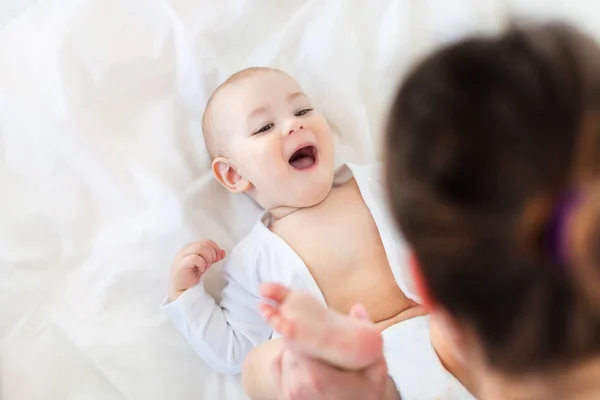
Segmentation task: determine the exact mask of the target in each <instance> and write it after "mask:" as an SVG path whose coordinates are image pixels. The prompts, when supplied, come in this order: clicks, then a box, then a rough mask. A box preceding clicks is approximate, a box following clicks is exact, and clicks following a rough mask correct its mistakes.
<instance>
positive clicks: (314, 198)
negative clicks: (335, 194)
mask: <svg viewBox="0 0 600 400" xmlns="http://www.w3.org/2000/svg"><path fill="white" fill-rule="evenodd" d="M332 187H333V182H331V183H330V184H326V183H324V184H322V185H318V186H317V185H313V186H310V187H308V188H307V189H306V190H305V191H303V192H302V194H301V195H300V196H298V198H297V199H294V200H295V201H291V202H290V203H295V204H297V207H299V208H307V207H314V206H316V205H318V204H320V203H322V202H323V200H325V199H326V198H327V196H329V193H330V192H331V188H332Z"/></svg>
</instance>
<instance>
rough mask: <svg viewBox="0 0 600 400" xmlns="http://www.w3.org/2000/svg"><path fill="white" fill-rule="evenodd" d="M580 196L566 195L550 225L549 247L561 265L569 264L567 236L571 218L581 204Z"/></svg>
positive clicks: (559, 203)
mask: <svg viewBox="0 0 600 400" xmlns="http://www.w3.org/2000/svg"><path fill="white" fill-rule="evenodd" d="M579 200H580V196H579V193H577V192H575V191H570V192H567V193H565V194H564V195H563V196H562V197H561V198H560V200H559V201H558V203H556V206H555V207H554V210H553V211H552V215H551V216H550V223H549V225H548V236H547V237H548V245H549V249H550V252H551V255H552V257H553V258H554V260H555V261H556V262H557V263H558V264H560V265H563V266H564V265H567V264H568V254H569V249H568V243H567V237H566V236H567V234H568V231H567V230H568V227H567V224H568V222H569V217H570V216H571V214H572V213H573V210H574V209H575V208H576V207H577V205H578V204H579Z"/></svg>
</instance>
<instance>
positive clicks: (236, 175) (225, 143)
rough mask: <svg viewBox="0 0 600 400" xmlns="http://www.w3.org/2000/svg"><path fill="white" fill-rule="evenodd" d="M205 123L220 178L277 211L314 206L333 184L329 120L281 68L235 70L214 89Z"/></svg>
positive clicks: (226, 185) (225, 184)
mask: <svg viewBox="0 0 600 400" xmlns="http://www.w3.org/2000/svg"><path fill="white" fill-rule="evenodd" d="M202 131H203V134H204V139H205V141H206V146H207V149H208V151H209V153H210V155H211V158H212V159H213V163H212V169H213V173H214V175H215V177H216V178H217V180H218V181H219V182H220V183H221V184H222V185H223V186H224V187H225V188H226V189H228V190H229V191H231V192H234V193H247V194H249V195H250V196H251V197H252V198H253V199H254V200H255V201H256V202H257V203H258V204H259V205H260V206H261V207H263V208H264V209H266V210H269V211H271V212H273V213H274V214H275V215H277V213H278V212H280V211H278V210H286V209H296V208H303V207H311V206H314V205H316V204H318V203H320V202H321V201H323V199H325V197H326V196H327V194H328V193H329V191H330V190H331V187H332V184H333V173H334V154H333V138H332V135H331V131H330V128H329V125H328V124H327V121H326V120H325V118H324V117H323V115H322V114H321V113H319V112H318V111H317V110H316V109H315V108H314V107H313V105H312V104H311V102H310V100H309V98H308V97H307V96H306V94H305V93H304V92H303V91H302V88H301V87H300V85H298V83H297V82H296V81H295V80H294V79H292V78H291V77H290V76H289V75H287V74H286V73H284V72H282V71H279V70H276V69H272V68H248V69H245V70H242V71H240V72H237V73H235V74H233V75H232V76H231V77H229V78H228V79H227V80H226V81H225V82H224V83H223V84H222V85H221V86H219V87H218V88H217V90H215V92H214V93H213V94H212V96H211V97H210V99H209V101H208V104H207V106H206V110H205V112H204V118H203V121H202Z"/></svg>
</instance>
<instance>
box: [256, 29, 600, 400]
mask: <svg viewBox="0 0 600 400" xmlns="http://www.w3.org/2000/svg"><path fill="white" fill-rule="evenodd" d="M386 140H387V143H386V144H387V145H386V152H387V154H386V174H387V183H388V186H389V195H390V204H391V207H392V210H393V213H394V216H395V218H396V221H397V223H398V226H399V227H400V228H401V230H402V232H403V233H404V236H405V237H406V239H407V240H408V242H409V243H410V245H411V247H412V250H413V254H414V260H415V262H414V268H413V270H414V271H413V275H414V279H415V282H416V283H417V286H418V288H419V292H420V294H421V298H422V299H423V301H424V306H425V307H426V308H427V310H428V311H429V313H430V315H431V319H432V322H433V321H435V324H436V326H437V328H438V330H437V331H438V332H440V333H441V335H440V336H441V337H443V342H446V343H449V344H450V348H451V349H452V351H454V354H453V356H455V357H456V359H458V360H460V362H461V364H463V365H465V366H467V368H468V369H469V372H470V378H471V379H470V382H472V386H471V387H472V390H473V392H474V393H475V394H476V395H477V396H478V397H479V398H481V399H512V398H515V399H517V398H518V399H551V398H557V399H558V398H560V399H565V398H569V399H592V398H593V399H596V398H600V195H599V193H600V188H599V185H598V182H600V180H599V178H600V50H599V49H598V47H597V46H596V45H595V44H594V43H593V42H592V41H591V40H590V39H588V38H586V37H585V36H583V35H582V34H580V33H578V32H577V31H575V30H574V29H572V28H569V27H567V26H564V25H545V26H541V27H531V28H527V29H514V30H511V31H509V32H507V33H505V34H504V35H502V36H501V37H498V38H476V39H468V40H465V41H462V42H460V43H457V44H454V45H452V46H450V47H448V48H446V49H443V50H441V51H438V52H437V53H435V54H433V55H432V56H430V57H429V58H427V59H426V60H425V61H424V62H422V63H421V64H420V65H418V66H417V68H416V69H415V70H414V71H413V72H412V73H411V74H410V75H409V76H408V78H407V79H406V81H405V82H404V83H403V85H402V87H401V89H400V91H399V93H398V95H397V98H396V100H395V102H394V104H393V106H392V109H391V115H390V118H389V124H388V132H387V139H386ZM266 291H271V292H276V294H275V295H271V296H270V297H271V298H275V299H279V300H280V302H282V304H284V305H286V307H287V308H288V310H289V309H293V308H294V307H298V308H300V307H301V306H300V303H298V302H297V301H296V302H294V301H292V302H290V303H288V304H286V302H288V301H289V300H290V299H294V298H295V295H294V292H287V290H286V289H284V288H280V287H279V288H278V287H270V288H266ZM276 311H277V310H274V311H273V310H272V313H271V314H273V313H274V312H276ZM299 313H300V314H301V310H300V311H298V312H296V314H293V313H288V315H298V314H299ZM355 314H356V315H355V316H354V319H353V318H352V317H346V318H345V319H337V320H336V321H337V322H336V324H335V326H332V327H331V329H342V330H346V331H352V330H354V331H356V332H359V331H360V330H361V329H364V327H363V325H360V324H358V323H357V322H356V319H357V318H363V319H364V317H365V316H364V315H361V313H360V310H359V311H358V312H357V313H355ZM276 317H277V321H276V325H280V326H281V324H282V320H284V319H285V315H277V316H276ZM293 323H294V321H293V318H292V319H291V320H287V321H285V324H284V325H285V326H287V327H288V328H289V326H291V325H293ZM362 332H363V333H364V332H365V331H364V330H363V331H362ZM357 334H358V333H357ZM288 344H289V346H288V347H287V348H286V349H285V350H284V351H283V353H282V354H281V355H280V357H279V359H278V363H277V365H276V368H275V371H276V374H277V377H278V379H279V383H280V386H279V390H280V393H281V394H282V397H283V398H295V399H300V398H302V399H311V400H312V399H319V398H332V399H334V398H335V399H337V398H339V399H351V398H357V399H369V398H373V399H394V398H400V397H399V396H401V393H400V394H398V393H397V392H396V391H395V390H393V389H394V385H392V383H391V380H390V379H388V377H387V374H388V371H387V370H386V366H385V362H384V361H383V357H382V355H381V354H376V353H374V354H372V355H371V356H372V359H371V363H370V364H369V365H368V366H366V367H365V368H364V369H361V370H351V368H347V370H343V369H339V368H333V367H330V366H329V365H328V364H327V362H325V361H326V360H325V361H324V360H322V359H319V358H318V356H315V349H316V348H318V346H319V345H323V344H322V343H318V342H312V343H311V338H310V337H293V336H292V334H291V333H290V337H289V338H288ZM306 349H308V350H306ZM363 350H364V349H363ZM363 353H364V351H363ZM363 357H364V354H363ZM338 366H339V363H338ZM350 367H351V365H350ZM424 379H426V377H425V378H424Z"/></svg>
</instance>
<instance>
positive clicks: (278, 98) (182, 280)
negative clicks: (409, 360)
mask: <svg viewBox="0 0 600 400" xmlns="http://www.w3.org/2000/svg"><path fill="white" fill-rule="evenodd" d="M203 133H204V137H205V141H206V145H207V149H208V151H209V153H210V155H211V157H212V159H213V163H212V170H213V173H214V176H215V178H216V179H217V180H218V181H219V182H220V183H221V185H223V186H224V187H225V188H226V189H227V190H229V191H231V192H232V193H245V194H247V195H249V196H250V197H251V198H252V199H254V201H256V203H258V204H259V205H260V206H261V207H262V208H263V209H264V210H265V211H264V213H263V215H262V217H261V218H260V220H259V221H258V222H257V224H256V225H255V227H254V228H253V229H252V231H251V232H250V233H249V234H248V235H247V236H246V237H245V238H244V239H242V240H241V241H240V242H239V243H238V244H237V245H236V246H235V247H234V249H233V250H232V252H231V254H229V255H228V256H227V260H226V262H225V264H224V266H223V275H224V277H225V280H226V282H227V286H226V287H225V289H224V290H223V293H222V301H221V302H220V304H216V303H215V300H214V299H213V298H212V297H211V296H210V295H209V294H208V293H207V292H205V290H204V287H203V285H201V284H198V283H199V281H200V279H201V277H202V274H203V273H204V272H205V271H206V270H207V269H208V268H209V267H210V266H211V265H213V264H214V263H216V262H218V261H220V260H222V259H223V258H225V257H226V255H225V252H224V251H223V250H222V249H220V248H219V246H218V245H217V244H216V243H214V242H212V241H201V242H197V243H192V244H189V245H187V246H185V247H183V249H182V250H181V251H180V252H179V253H178V255H177V256H176V259H175V261H174V263H173V266H172V268H171V280H170V290H169V295H168V299H166V300H165V303H164V304H163V309H164V310H165V311H166V313H167V314H168V315H169V316H170V318H171V319H172V320H173V322H174V323H175V324H176V326H177V327H178V328H179V330H180V331H181V332H182V333H183V334H184V336H185V337H186V339H187V340H188V342H189V343H190V344H191V346H192V347H193V348H194V350H195V351H196V352H197V353H198V354H199V355H200V356H201V357H202V358H203V359H204V361H205V362H207V363H208V364H209V365H210V366H211V367H213V368H214V369H216V370H218V371H220V372H222V373H225V374H237V373H240V372H241V369H242V365H243V362H244V359H245V358H246V356H247V355H248V354H249V353H250V352H251V351H252V350H253V349H254V348H255V347H257V346H259V345H260V344H261V343H264V342H266V341H268V340H269V339H272V338H276V337H278V334H277V333H276V332H274V331H273V330H272V328H271V327H270V325H269V324H268V323H267V321H266V320H265V319H264V318H263V317H262V316H261V310H260V309H259V304H260V303H261V298H262V297H261V294H260V292H259V287H260V285H261V283H263V282H275V283H279V284H283V285H285V286H288V287H291V288H294V289H301V290H304V291H307V292H309V293H310V294H312V296H314V297H316V298H317V299H318V300H319V301H320V302H321V303H322V304H324V305H327V306H328V307H329V308H331V309H333V310H335V311H338V312H340V313H343V314H348V313H349V312H350V311H351V309H352V307H353V305H355V304H356V303H360V304H361V305H362V307H361V312H363V313H366V314H368V315H369V317H370V318H371V319H372V320H373V321H375V322H378V323H379V327H380V329H381V330H384V329H385V328H387V327H388V326H391V325H393V324H395V323H397V322H399V321H402V320H405V319H407V318H410V317H413V316H415V315H419V314H420V313H421V310H420V307H419V306H418V304H417V302H418V298H417V297H416V295H415V294H414V293H415V291H414V290H413V288H412V287H411V284H410V282H411V281H410V279H409V278H408V271H407V269H408V268H407V265H408V260H407V249H405V248H404V247H403V241H402V240H401V238H400V237H399V235H398V234H397V233H396V230H395V228H394V225H393V219H392V218H391V217H390V215H389V214H388V211H387V207H386V205H385V203H384V198H385V196H384V188H383V185H382V180H381V177H380V168H379V166H377V165H375V166H358V165H351V164H346V165H343V166H342V167H341V168H340V169H339V170H338V171H337V172H335V171H334V146H333V137H332V133H331V130H330V128H329V125H328V124H327V121H326V120H325V118H324V117H323V115H322V114H320V113H319V111H318V110H316V109H315V108H314V107H313V105H312V104H311V101H310V99H309V98H308V97H307V95H306V94H305V93H304V92H303V91H302V88H301V87H300V86H299V85H298V83H297V82H296V81H295V80H294V79H292V78H291V77H290V76H289V75H287V74H285V73H284V72H282V71H279V70H276V69H271V68H250V69H246V70H243V71H240V72H238V73H236V74H234V75H232V76H231V77H230V78H229V79H227V81H226V82H225V83H223V84H222V85H221V86H220V87H219V88H217V90H216V91H215V92H214V93H213V95H212V96H211V98H210V99H209V102H208V105H207V107H206V110H205V113H204V119H203ZM263 311H264V309H263ZM375 345H377V344H375ZM379 345H381V343H380V344H379ZM264 354H266V355H267V356H265V358H269V357H270V356H268V354H269V353H268V352H265V353H264ZM266 365H268V360H265V366H266Z"/></svg>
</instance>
